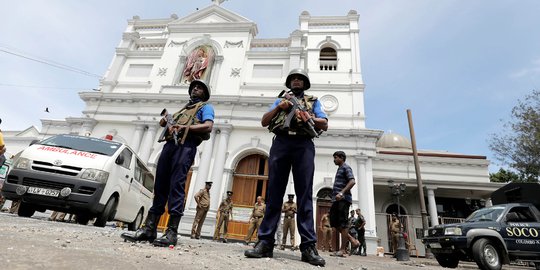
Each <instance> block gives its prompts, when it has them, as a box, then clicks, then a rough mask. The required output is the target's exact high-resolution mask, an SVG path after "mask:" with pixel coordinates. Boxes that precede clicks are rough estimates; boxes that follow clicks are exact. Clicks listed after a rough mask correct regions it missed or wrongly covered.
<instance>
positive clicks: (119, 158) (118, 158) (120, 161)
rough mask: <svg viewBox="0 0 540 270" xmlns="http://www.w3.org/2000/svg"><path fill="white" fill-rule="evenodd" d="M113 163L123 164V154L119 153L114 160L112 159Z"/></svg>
mask: <svg viewBox="0 0 540 270" xmlns="http://www.w3.org/2000/svg"><path fill="white" fill-rule="evenodd" d="M114 163H116V164H118V165H122V164H124V155H119V156H118V157H117V158H116V160H115V161H114Z"/></svg>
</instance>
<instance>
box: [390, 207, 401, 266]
mask: <svg viewBox="0 0 540 270" xmlns="http://www.w3.org/2000/svg"><path fill="white" fill-rule="evenodd" d="M400 232H401V222H399V218H398V217H397V216H396V214H395V213H394V214H392V221H391V222H390V233H391V235H392V252H394V257H395V256H396V251H397V247H398V242H399V233H400Z"/></svg>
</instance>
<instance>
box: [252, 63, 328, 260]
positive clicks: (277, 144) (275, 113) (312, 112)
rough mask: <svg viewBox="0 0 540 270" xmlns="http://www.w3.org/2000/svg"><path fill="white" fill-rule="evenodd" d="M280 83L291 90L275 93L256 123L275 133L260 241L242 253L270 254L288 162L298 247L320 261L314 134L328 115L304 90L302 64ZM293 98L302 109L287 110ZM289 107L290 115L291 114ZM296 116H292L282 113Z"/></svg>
mask: <svg viewBox="0 0 540 270" xmlns="http://www.w3.org/2000/svg"><path fill="white" fill-rule="evenodd" d="M285 86H286V87H287V88H289V89H291V91H290V92H291V93H290V94H288V95H285V96H284V97H282V98H279V99H277V100H276V101H275V102H274V104H273V105H272V106H271V107H270V110H269V111H268V112H266V113H265V114H264V115H263V117H262V119H261V125H262V126H263V127H268V129H269V130H270V131H271V132H273V133H274V134H275V137H274V139H273V142H272V147H271V149H270V157H269V158H268V166H269V173H268V189H267V194H268V208H267V209H266V214H265V218H264V220H263V223H262V224H261V227H260V228H259V240H260V241H259V242H258V243H257V244H256V245H255V247H254V248H253V249H252V250H246V251H245V253H244V255H245V256H246V257H249V258H262V257H272V256H273V249H274V241H275V239H274V234H275V233H276V229H277V225H278V222H279V220H280V217H281V206H282V204H283V196H284V195H285V189H286V188H287V183H288V182H289V181H288V179H289V173H290V171H291V168H292V173H293V178H294V190H295V191H296V197H297V198H298V199H297V201H296V202H297V204H298V213H297V218H298V224H297V225H298V232H299V233H300V240H301V243H300V251H301V252H302V261H304V262H308V263H310V264H312V265H317V266H324V264H325V261H324V259H323V258H322V257H321V256H319V254H318V252H317V249H316V247H315V244H316V243H317V235H316V234H315V228H314V222H313V174H314V171H315V162H314V160H315V146H314V144H313V138H314V137H315V136H317V133H320V132H322V131H326V130H327V129H328V119H327V116H326V114H325V113H324V111H323V110H322V106H321V103H320V102H319V100H318V99H317V98H316V97H314V96H309V95H304V91H305V90H308V89H309V88H310V87H311V83H310V81H309V77H308V75H307V73H306V71H305V70H303V69H301V68H296V69H293V70H291V72H289V75H288V76H287V79H286V80H285ZM295 103H296V104H302V105H303V107H304V108H305V111H304V110H298V109H297V110H292V108H294V107H297V108H298V106H294V105H295ZM291 113H292V114H293V115H291ZM289 115H291V116H295V117H293V119H292V121H290V122H289V121H287V120H288V119H289V120H290V119H291V118H287V116H289Z"/></svg>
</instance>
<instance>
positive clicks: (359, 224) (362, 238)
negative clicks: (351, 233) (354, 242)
mask: <svg viewBox="0 0 540 270" xmlns="http://www.w3.org/2000/svg"><path fill="white" fill-rule="evenodd" d="M356 215H357V216H358V217H357V218H356V224H355V225H356V226H355V227H356V233H357V234H358V242H360V247H359V248H358V253H360V256H366V252H367V247H366V228H365V227H366V219H365V218H364V216H363V215H362V212H361V211H360V208H358V209H356Z"/></svg>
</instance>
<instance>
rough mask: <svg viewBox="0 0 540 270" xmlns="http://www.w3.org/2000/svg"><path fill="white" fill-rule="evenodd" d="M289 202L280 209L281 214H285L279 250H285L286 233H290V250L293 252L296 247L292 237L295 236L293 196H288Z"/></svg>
mask: <svg viewBox="0 0 540 270" xmlns="http://www.w3.org/2000/svg"><path fill="white" fill-rule="evenodd" d="M288 196H289V201H286V202H285V203H284V204H283V207H282V209H281V212H283V213H285V215H284V218H285V220H284V221H283V239H282V241H281V250H285V244H286V243H287V233H290V235H291V249H292V250H295V249H296V246H295V245H294V235H295V232H296V230H295V225H296V222H295V218H294V215H296V211H297V210H296V209H297V207H296V203H295V202H294V201H293V200H294V194H289V195H288Z"/></svg>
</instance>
